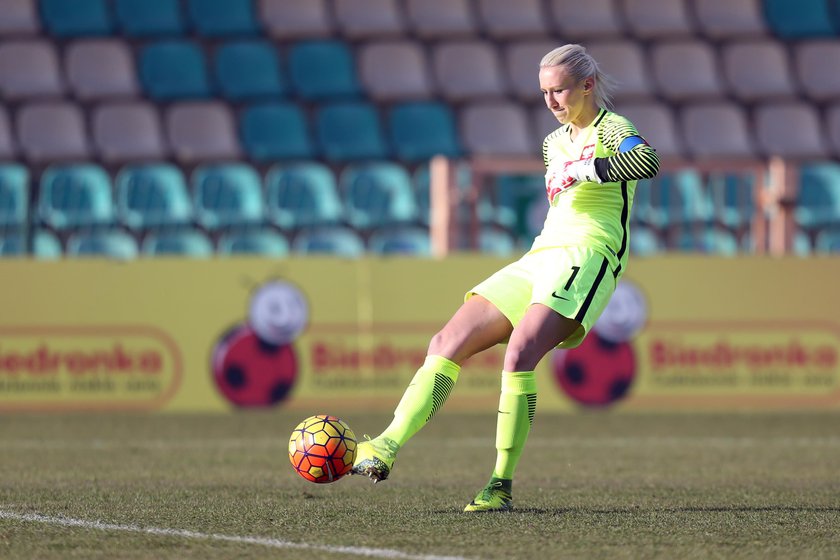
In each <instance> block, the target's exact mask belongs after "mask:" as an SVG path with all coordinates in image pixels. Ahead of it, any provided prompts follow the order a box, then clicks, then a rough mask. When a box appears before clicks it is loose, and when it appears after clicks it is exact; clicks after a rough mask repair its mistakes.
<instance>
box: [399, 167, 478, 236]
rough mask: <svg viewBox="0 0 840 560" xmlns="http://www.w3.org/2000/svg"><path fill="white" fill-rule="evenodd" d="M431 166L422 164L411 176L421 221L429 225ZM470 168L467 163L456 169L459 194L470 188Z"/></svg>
mask: <svg viewBox="0 0 840 560" xmlns="http://www.w3.org/2000/svg"><path fill="white" fill-rule="evenodd" d="M429 181H430V178H429V166H428V165H420V166H418V167H417V169H416V170H415V172H414V175H412V177H411V183H412V186H413V188H414V194H415V199H416V201H417V212H418V214H419V215H420V221H421V222H422V223H424V224H425V225H427V226H428V225H429V224H430V223H431V214H430V212H431V210H430V206H431V202H432V201H431V195H430V187H431V185H430V184H429ZM470 181H471V175H470V168H469V166H467V165H458V166H457V168H456V170H455V182H456V186H457V189H458V191H460V192H459V193H458V195H459V196H460V194H462V193H464V192H466V191H467V189H469V188H470Z"/></svg>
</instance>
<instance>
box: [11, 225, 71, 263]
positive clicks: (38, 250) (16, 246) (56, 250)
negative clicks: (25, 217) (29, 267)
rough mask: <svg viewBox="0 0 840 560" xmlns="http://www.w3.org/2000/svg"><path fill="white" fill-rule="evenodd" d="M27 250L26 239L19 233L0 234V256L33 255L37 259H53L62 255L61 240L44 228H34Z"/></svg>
mask: <svg viewBox="0 0 840 560" xmlns="http://www.w3.org/2000/svg"><path fill="white" fill-rule="evenodd" d="M30 242H31V244H32V246H31V249H30V250H27V239H26V238H25V237H24V235H22V234H20V233H10V234H0V257H2V258H8V257H28V256H31V257H34V258H36V259H38V260H55V259H60V258H61V256H62V250H61V242H60V241H59V240H58V238H57V237H56V236H55V235H54V234H52V233H50V232H49V231H46V230H36V231H35V232H34V234H33V235H32V240H31V241H30Z"/></svg>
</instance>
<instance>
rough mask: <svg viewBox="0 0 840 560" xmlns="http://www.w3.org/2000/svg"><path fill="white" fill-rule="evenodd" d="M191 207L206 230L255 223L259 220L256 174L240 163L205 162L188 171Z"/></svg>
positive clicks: (260, 201) (259, 191)
mask: <svg viewBox="0 0 840 560" xmlns="http://www.w3.org/2000/svg"><path fill="white" fill-rule="evenodd" d="M192 190H193V209H194V211H195V216H196V220H197V221H198V223H199V225H201V226H202V227H204V228H205V229H208V230H215V229H220V228H227V227H236V226H245V225H254V224H259V223H261V222H262V221H263V197H262V187H261V183H260V177H259V175H258V174H257V172H256V170H254V168H253V167H251V166H249V165H246V164H241V163H231V164H208V165H203V166H200V167H197V168H196V169H195V171H193V174H192Z"/></svg>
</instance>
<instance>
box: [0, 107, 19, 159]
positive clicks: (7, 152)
mask: <svg viewBox="0 0 840 560" xmlns="http://www.w3.org/2000/svg"><path fill="white" fill-rule="evenodd" d="M17 153H18V149H17V142H16V141H15V133H14V131H13V130H12V123H11V121H10V120H9V115H8V113H7V112H6V110H5V109H4V108H3V107H0V161H5V160H12V159H15V156H17Z"/></svg>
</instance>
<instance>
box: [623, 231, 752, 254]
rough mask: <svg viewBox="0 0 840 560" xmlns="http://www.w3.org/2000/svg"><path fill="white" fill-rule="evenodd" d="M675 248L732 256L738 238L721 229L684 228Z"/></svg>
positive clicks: (736, 251)
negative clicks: (696, 229)
mask: <svg viewBox="0 0 840 560" xmlns="http://www.w3.org/2000/svg"><path fill="white" fill-rule="evenodd" d="M631 238H632V232H631ZM675 249H677V250H678V251H684V252H693V253H708V254H714V255H722V256H734V255H736V254H737V253H738V240H737V239H736V238H735V236H734V235H733V234H732V233H731V232H729V231H726V230H722V229H714V228H703V229H702V230H700V231H695V230H694V228H686V229H683V230H682V231H680V233H679V235H678V236H677V240H676V246H675Z"/></svg>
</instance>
